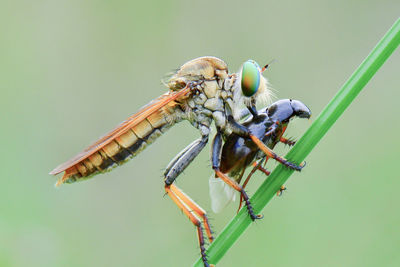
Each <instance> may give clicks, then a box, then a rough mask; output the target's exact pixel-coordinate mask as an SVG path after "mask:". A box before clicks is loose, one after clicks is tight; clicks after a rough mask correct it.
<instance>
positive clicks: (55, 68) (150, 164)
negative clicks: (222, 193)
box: [0, 0, 400, 266]
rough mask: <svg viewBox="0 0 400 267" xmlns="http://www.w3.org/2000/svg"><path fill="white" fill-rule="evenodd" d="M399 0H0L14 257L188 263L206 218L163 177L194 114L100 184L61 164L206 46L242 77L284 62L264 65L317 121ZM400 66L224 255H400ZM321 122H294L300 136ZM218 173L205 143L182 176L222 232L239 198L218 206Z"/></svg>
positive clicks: (396, 260)
mask: <svg viewBox="0 0 400 267" xmlns="http://www.w3.org/2000/svg"><path fill="white" fill-rule="evenodd" d="M399 11H400V2H399V1H398V0H393V1H386V0H385V1H368V0H367V1H349V0H341V1H316V0H314V1H311V0H310V1H301V2H300V1H298V2H296V1H195V2H192V1H154V2H153V1H77V0H74V1H49V0H47V1H42V0H38V1H27V0H25V1H5V2H2V5H1V9H0V90H1V97H0V103H1V104H0V123H1V126H0V129H1V131H0V136H1V138H0V144H1V153H0V157H1V160H0V162H1V168H0V177H1V180H0V266H190V265H191V264H192V263H193V262H194V261H195V260H196V259H197V258H198V256H199V251H198V245H197V240H196V234H195V229H194V227H193V226H192V225H191V223H190V222H189V220H188V219H186V217H185V216H184V215H183V214H182V213H181V212H180V211H179V210H178V209H177V208H176V206H175V205H174V204H173V203H172V201H171V200H170V199H168V197H165V196H164V190H163V180H162V173H163V168H164V167H165V166H166V165H167V164H168V162H169V161H170V159H171V158H172V157H173V156H174V155H175V154H176V153H178V152H179V151H180V150H181V149H182V148H184V147H185V146H186V145H187V144H189V143H190V142H191V141H192V140H194V139H195V138H198V132H197V130H195V129H194V128H193V127H191V126H190V125H189V124H188V123H187V122H183V123H181V124H179V125H177V126H175V127H173V128H172V129H171V130H170V131H169V132H168V133H167V134H165V135H164V136H162V137H161V138H160V139H158V140H157V142H156V143H155V144H153V145H152V146H150V147H149V148H148V149H146V150H145V151H144V152H142V153H141V155H140V156H138V157H137V158H135V159H134V160H132V161H131V162H129V163H127V164H126V165H124V166H122V167H119V168H117V169H115V170H113V171H112V172H110V173H107V174H104V175H100V176H97V177H96V178H95V179H92V180H89V181H87V182H82V183H76V184H73V185H65V186H62V187H61V188H58V189H56V188H55V187H54V183H55V181H56V178H55V177H51V176H49V175H48V172H49V171H50V170H52V169H53V168H54V167H55V166H56V165H58V164H59V163H62V162H64V161H66V160H67V159H69V158H70V157H72V156H74V155H75V154H76V153H77V152H79V151H80V150H82V149H83V148H85V147H86V146H87V145H89V144H90V143H91V142H92V141H94V140H96V138H97V137H99V136H101V135H102V134H104V133H106V132H107V131H109V130H110V129H112V128H113V127H114V126H115V125H117V124H118V123H119V122H120V121H122V120H124V119H125V118H126V117H128V116H129V115H131V114H132V113H134V112H135V111H136V110H137V109H138V108H139V107H141V106H143V105H144V104H146V103H147V102H149V101H150V100H151V99H153V98H155V97H157V96H158V95H160V94H162V93H163V92H164V91H165V90H166V89H165V88H164V87H163V85H162V84H161V82H160V81H161V79H162V78H163V77H164V76H165V74H166V73H168V72H171V71H173V70H174V69H176V68H178V67H179V66H180V65H182V64H183V63H184V62H186V61H188V60H190V59H193V58H196V57H199V56H204V55H213V56H217V57H220V58H222V59H223V60H225V61H226V62H227V64H228V66H229V67H230V71H231V72H234V71H237V70H238V69H239V68H240V65H241V64H242V63H243V62H244V61H245V60H247V59H249V58H250V59H254V60H256V61H258V62H259V63H260V64H264V63H267V62H269V61H270V60H272V59H275V62H274V63H273V64H272V65H271V68H270V69H269V70H268V71H267V72H266V76H267V77H268V78H269V80H270V82H271V83H272V85H273V87H274V89H276V94H277V96H278V97H279V98H294V99H299V100H302V101H303V102H304V103H306V104H307V105H308V106H309V107H310V108H311V110H312V111H313V113H314V118H315V117H316V116H317V115H318V114H319V112H320V111H321V110H322V108H323V107H324V105H326V103H327V102H328V101H329V100H330V99H331V98H332V96H333V95H334V94H335V93H336V91H337V90H338V89H339V88H340V86H341V85H342V84H343V83H344V82H345V80H346V79H347V78H348V77H349V76H350V74H351V73H352V72H353V70H354V69H355V68H356V67H357V66H358V65H359V64H360V62H361V61H362V60H363V59H364V58H365V56H366V55H367V54H368V53H369V51H370V50H371V49H372V48H373V47H374V45H375V44H376V43H377V42H378V40H379V39H380V38H381V37H382V36H383V34H384V33H385V32H386V31H387V30H388V29H389V27H390V26H391V25H392V24H393V22H394V21H395V20H396V19H397V17H398V16H399V14H400V12H399ZM399 70H400V51H399V50H397V51H395V53H394V54H393V55H392V57H391V58H389V60H388V61H387V62H386V63H385V64H384V65H383V67H382V68H381V69H380V70H379V72H378V73H377V74H376V76H375V77H374V78H373V79H372V80H371V82H370V83H369V84H368V85H367V87H366V88H365V90H364V91H363V92H362V93H361V94H360V95H359V97H358V98H357V99H356V100H355V101H354V103H352V105H351V106H350V107H349V109H348V110H346V112H345V113H344V114H343V116H342V117H341V118H340V119H339V120H338V121H337V123H336V124H335V125H334V126H333V128H332V129H331V130H330V131H329V132H328V134H327V135H326V136H325V137H324V138H323V139H322V141H321V142H320V144H319V145H318V146H317V147H316V148H315V149H314V150H313V152H312V153H311V154H310V155H309V157H308V158H307V163H308V164H307V167H306V168H305V169H304V170H303V171H302V172H301V173H297V174H295V175H293V176H292V177H291V179H290V180H289V181H288V183H287V187H288V190H287V191H286V192H285V194H284V195H283V196H282V197H280V198H274V199H273V200H272V201H271V202H270V203H269V205H268V206H267V208H266V209H265V210H264V211H263V214H264V216H265V218H264V219H263V220H262V221H258V222H257V223H255V224H253V225H252V226H251V227H250V228H249V229H248V230H247V232H246V233H245V234H244V235H243V236H242V237H241V238H240V239H239V241H238V242H237V243H236V244H235V245H234V246H233V247H232V249H231V250H230V251H229V252H228V253H227V254H226V255H225V257H224V258H223V259H222V260H221V262H220V263H219V265H218V266H399V265H400V254H399V249H400V211H399V208H398V205H399V203H400V194H399V188H400V175H399V158H398V155H399V150H400V141H399V133H400V126H399V125H400V119H399V116H398V115H399V99H400V90H399V89H400V85H399V84H400V79H399V77H400V76H399V74H400V72H399ZM311 122H312V120H310V121H304V120H297V121H294V122H293V123H292V124H291V125H290V128H289V129H288V131H287V133H288V136H292V137H296V138H299V137H300V136H301V135H302V133H303V132H304V131H305V130H306V128H307V127H309V125H310V124H311ZM278 151H279V152H280V153H282V154H285V153H286V151H287V148H282V147H280V148H278ZM268 166H269V168H273V167H275V166H276V164H275V163H269V165H268ZM210 175H211V168H210V162H209V146H207V147H206V149H204V151H203V152H202V153H201V155H200V156H199V157H198V158H197V159H196V160H195V161H194V162H193V164H191V165H190V167H189V168H188V169H187V170H186V171H185V173H184V174H183V175H181V176H180V177H179V179H178V181H177V183H178V185H179V186H180V187H182V188H183V189H184V190H185V191H186V192H187V193H188V194H189V195H191V196H192V197H193V199H195V200H196V201H198V203H199V204H200V205H202V206H203V207H204V208H205V209H206V210H207V211H209V212H210V217H211V218H212V224H213V226H214V230H215V231H216V232H217V233H218V232H220V231H221V229H222V228H223V227H224V225H225V224H226V223H227V222H228V221H229V220H230V219H231V218H232V216H234V214H235V210H236V207H237V205H236V204H237V203H236V204H235V205H231V206H230V207H228V208H227V209H226V210H224V212H222V213H221V214H217V215H216V214H212V212H211V208H210V201H209V197H208V178H209V176H210ZM264 179H265V177H264V176H263V175H261V174H258V175H256V176H255V178H254V179H253V180H252V182H251V185H250V187H249V190H248V191H249V193H250V194H252V193H254V192H255V190H256V187H257V186H258V185H259V184H260V183H261V181H263V180H264Z"/></svg>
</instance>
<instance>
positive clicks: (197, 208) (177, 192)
mask: <svg viewBox="0 0 400 267" xmlns="http://www.w3.org/2000/svg"><path fill="white" fill-rule="evenodd" d="M170 189H171V190H172V191H173V192H174V194H175V195H176V196H177V197H178V198H179V199H181V200H182V202H184V203H185V205H187V206H188V207H189V208H190V209H191V210H192V211H194V212H195V213H196V214H198V215H199V216H200V217H201V218H202V219H203V223H204V228H205V230H206V234H207V237H208V240H209V241H210V242H213V241H214V238H213V236H212V231H211V227H210V224H209V222H208V218H207V214H206V211H205V210H203V209H202V208H201V207H200V206H199V205H198V204H196V202H194V200H193V199H191V198H190V197H189V196H188V195H186V194H185V193H184V192H183V191H182V190H181V189H179V188H178V187H177V186H175V185H174V184H171V185H170Z"/></svg>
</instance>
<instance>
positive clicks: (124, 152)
mask: <svg viewBox="0 0 400 267" xmlns="http://www.w3.org/2000/svg"><path fill="white" fill-rule="evenodd" d="M182 112H183V111H182V110H181V109H180V107H179V105H177V103H176V102H174V101H172V102H170V103H168V104H167V105H166V106H164V107H162V108H160V109H159V110H157V111H156V112H154V113H152V114H151V115H149V116H147V117H146V118H145V119H144V120H142V121H141V122H139V123H138V124H136V125H135V126H133V127H131V128H130V129H128V130H127V131H126V132H125V133H123V134H121V135H120V136H118V137H116V138H114V139H113V140H112V141H111V142H110V143H108V144H107V145H105V146H104V147H102V148H101V149H99V150H97V151H96V152H94V153H93V154H91V155H90V156H88V157H87V158H85V159H83V160H82V161H80V162H78V163H77V164H75V165H73V166H71V167H70V168H68V169H66V170H65V174H64V176H63V177H62V178H61V180H60V181H59V183H64V182H65V183H73V182H76V181H80V180H84V179H87V178H90V177H92V176H93V175H96V174H99V173H102V172H106V171H109V170H111V169H112V168H113V167H116V166H119V165H121V164H123V163H125V162H127V161H128V160H129V159H131V158H133V157H134V156H136V155H137V154H139V153H140V152H141V151H142V150H143V149H144V148H146V147H147V146H148V145H150V144H151V143H153V142H154V140H155V139H157V138H158V137H159V136H160V135H161V134H162V133H164V132H165V131H166V130H167V129H169V128H170V127H171V126H172V125H174V124H175V123H177V122H179V121H180V118H181V117H182V116H181V113H182Z"/></svg>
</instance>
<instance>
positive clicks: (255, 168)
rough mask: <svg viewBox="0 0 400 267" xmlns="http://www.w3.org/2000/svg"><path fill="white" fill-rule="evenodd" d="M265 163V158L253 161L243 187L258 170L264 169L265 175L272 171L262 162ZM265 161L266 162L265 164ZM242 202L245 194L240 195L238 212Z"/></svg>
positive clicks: (244, 186)
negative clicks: (262, 165) (265, 167)
mask: <svg viewBox="0 0 400 267" xmlns="http://www.w3.org/2000/svg"><path fill="white" fill-rule="evenodd" d="M267 161H268V157H266V160H265V163H266V162H267ZM262 163H263V160H260V161H259V162H258V163H257V161H254V162H253V163H252V165H253V167H254V168H253V169H252V170H251V171H250V173H249V175H248V176H247V178H246V180H245V181H244V183H243V186H242V187H243V189H244V188H246V185H247V183H248V182H249V181H250V178H251V177H252V176H253V174H254V173H255V172H256V171H257V170H260V171H262V172H263V173H264V174H265V175H267V176H268V175H269V174H270V173H271V172H269V171H267V170H266V169H264V168H263V167H261V164H262ZM265 163H264V164H265ZM242 203H243V196H242V195H240V201H239V208H238V210H237V212H239V210H240V208H241V207H242Z"/></svg>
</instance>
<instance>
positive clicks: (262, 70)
mask: <svg viewBox="0 0 400 267" xmlns="http://www.w3.org/2000/svg"><path fill="white" fill-rule="evenodd" d="M274 61H275V59H273V60H271V61H270V62H269V63H268V64H267V65H265V66H264V67H263V68H262V69H261V73H263V72H264V71H265V70H266V69H268V67H269V65H271V64H272V62H274Z"/></svg>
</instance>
